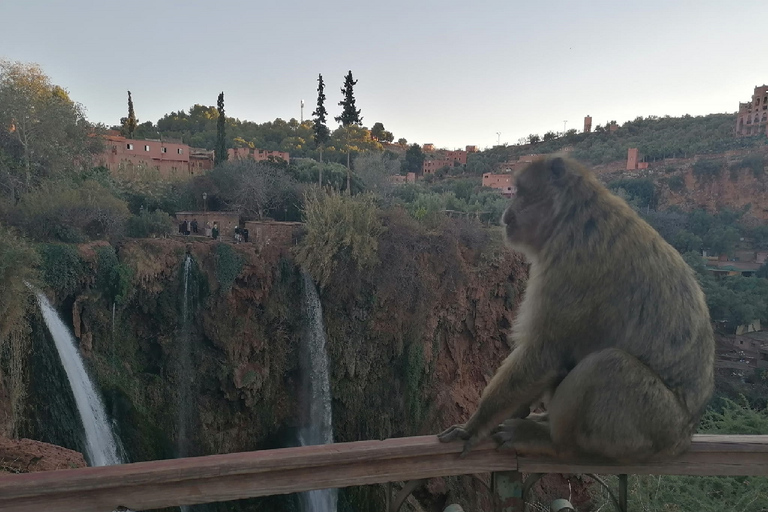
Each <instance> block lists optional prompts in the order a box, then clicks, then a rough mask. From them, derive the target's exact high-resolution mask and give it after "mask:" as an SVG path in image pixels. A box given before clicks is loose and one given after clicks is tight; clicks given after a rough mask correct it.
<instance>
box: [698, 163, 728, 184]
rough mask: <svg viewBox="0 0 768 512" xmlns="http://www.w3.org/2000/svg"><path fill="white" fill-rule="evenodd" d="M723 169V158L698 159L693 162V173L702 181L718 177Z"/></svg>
mask: <svg viewBox="0 0 768 512" xmlns="http://www.w3.org/2000/svg"><path fill="white" fill-rule="evenodd" d="M722 170H723V162H722V161H721V160H697V161H696V162H695V163H694V164H693V175H694V176H696V179H697V180H701V181H711V180H714V179H717V178H718V177H719V176H720V173H721V172H722Z"/></svg>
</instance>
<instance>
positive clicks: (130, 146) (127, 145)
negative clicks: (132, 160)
mask: <svg viewBox="0 0 768 512" xmlns="http://www.w3.org/2000/svg"><path fill="white" fill-rule="evenodd" d="M125 149H133V144H126V145H125Z"/></svg>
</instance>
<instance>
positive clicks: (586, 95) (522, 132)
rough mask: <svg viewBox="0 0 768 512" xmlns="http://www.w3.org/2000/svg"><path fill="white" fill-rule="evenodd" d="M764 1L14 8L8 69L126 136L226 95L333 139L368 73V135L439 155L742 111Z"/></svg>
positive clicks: (758, 46) (5, 27) (759, 76)
mask: <svg viewBox="0 0 768 512" xmlns="http://www.w3.org/2000/svg"><path fill="white" fill-rule="evenodd" d="M765 7H766V4H765V0H719V1H713V0H702V1H675V0H642V1H635V0H631V1H622V0H610V1H589V0H582V1H579V2H576V1H536V0H527V1H525V2H521V1H514V0H493V1H491V0H487V1H486V0H474V1H464V2H458V1H454V0H440V1H432V0H430V1H420V0H411V1H408V2H406V1H402V0H392V1H389V2H380V3H374V2H360V1H357V2H351V1H344V0H325V1H317V2H309V1H295V0H262V1H244V0H243V1H236V0H229V1H227V0H217V1H212V0H207V1H202V0H186V1H180V0H154V1H151V2H150V1H145V0H134V1H132V2H116V1H113V0H67V1H56V0H49V1H43V0H0V20H2V25H0V26H1V27H2V31H1V32H0V58H5V59H10V60H18V61H24V62H36V63H38V64H40V65H41V66H42V67H43V70H44V71H45V72H46V73H47V74H48V75H49V76H50V77H51V79H52V80H53V82H54V83H56V84H58V85H61V86H62V87H64V88H65V89H67V90H68V91H69V92H70V95H71V97H72V98H73V99H74V100H75V101H78V102H80V103H82V104H83V105H84V106H85V107H86V108H87V115H88V118H89V119H90V120H91V121H94V122H102V123H105V124H107V125H113V124H117V123H118V122H119V119H120V117H122V116H125V115H126V113H127V106H126V101H127V98H126V91H127V90H128V89H130V90H131V92H132V94H133V100H134V105H135V108H136V115H137V117H138V118H139V120H140V121H141V122H143V121H147V120H151V121H153V122H156V121H157V120H158V119H159V118H160V117H162V116H163V115H164V114H165V113H168V112H171V111H175V110H181V109H184V110H187V109H189V107H191V106H192V105H193V104H195V103H201V104H207V105H215V104H216V97H217V95H218V93H219V92H220V91H222V90H223V91H224V94H225V106H226V111H227V115H228V116H233V117H237V118H239V119H247V120H250V121H255V122H259V123H262V122H265V121H272V120H274V119H275V118H277V117H280V118H282V119H285V120H288V119H290V118H292V117H294V118H296V119H298V118H299V117H300V106H299V105H300V101H301V100H302V99H303V100H304V101H305V108H304V117H305V119H306V118H309V117H311V112H312V110H314V108H315V104H316V101H317V91H316V88H317V81H316V80H317V75H318V73H322V75H323V78H324V80H325V83H326V91H325V92H326V96H327V100H326V108H327V109H328V111H329V114H330V115H329V126H330V127H331V128H332V129H333V128H335V127H336V126H337V124H336V123H335V121H333V116H336V115H338V114H339V113H340V107H338V106H337V103H338V102H339V101H340V100H341V92H340V88H341V86H342V84H343V81H344V75H345V74H346V73H347V70H350V69H351V70H352V73H353V75H354V77H355V79H357V80H358V84H357V85H356V86H355V98H356V100H357V107H358V108H360V109H361V110H362V116H363V124H364V125H366V126H368V127H371V126H372V125H373V123H375V122H377V121H378V122H382V123H383V124H384V127H385V128H386V129H387V130H389V131H391V132H392V133H393V134H394V135H395V138H396V139H397V138H400V137H405V138H406V139H408V142H409V143H413V142H416V143H419V144H424V143H427V142H432V143H434V144H435V145H436V146H438V147H446V148H460V147H464V146H465V145H467V144H473V145H477V146H480V147H481V148H485V147H489V146H492V145H494V144H496V142H497V140H498V136H497V132H501V137H500V140H501V142H502V143H505V142H506V143H510V144H513V143H516V141H517V139H519V138H520V137H524V136H526V135H528V134H530V133H538V134H539V135H543V134H544V132H546V131H549V130H552V131H561V130H562V129H563V121H566V120H567V128H576V129H578V130H581V128H582V125H583V119H584V116H585V115H587V114H590V115H592V118H593V126H594V125H597V124H605V122H606V121H608V120H611V119H615V120H617V121H618V122H619V123H623V122H624V121H627V120H630V119H634V118H635V117H637V116H640V115H641V116H647V115H650V114H653V115H665V114H669V115H671V116H680V115H683V114H691V115H703V114H709V113H715V112H734V111H736V110H737V109H738V103H739V101H747V100H749V99H750V98H751V95H752V91H753V88H754V87H755V86H757V85H762V84H764V83H768V66H766V64H765V62H766V60H765V52H766V42H768V36H767V35H766V34H765V31H764V30H762V28H761V27H764V25H765V23H764V18H765V14H766V8H765Z"/></svg>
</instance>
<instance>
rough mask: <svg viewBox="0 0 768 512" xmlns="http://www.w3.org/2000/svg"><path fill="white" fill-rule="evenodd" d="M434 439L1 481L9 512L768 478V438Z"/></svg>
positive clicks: (0, 503) (2, 503)
mask: <svg viewBox="0 0 768 512" xmlns="http://www.w3.org/2000/svg"><path fill="white" fill-rule="evenodd" d="M461 448H462V446H461V444H460V443H450V444H442V443H439V442H438V441H437V438H436V437H435V436H423V437H407V438H400V439H387V440H384V441H359V442H354V443H339V444H333V445H324V446H307V447H301V448H282V449H277V450H265V451H257V452H247V453H233V454H228V455H211V456H207V457H190V458H185V459H173V460H162V461H151V462H137V463H134V464H123V465H120V466H107V467H97V468H81V469H68V470H61V471H50V472H42V473H29V474H22V475H7V476H2V477H0V510H2V511H4V512H10V511H14V512H16V511H19V512H22V511H24V512H39V511H41V510H44V511H46V512H59V511H60V512H74V511H83V512H91V511H92V512H105V511H110V510H114V509H117V508H119V507H127V508H129V509H132V510H144V509H150V508H161V507H169V506H175V505H192V504H197V503H209V502H214V501H226V500H234V499H241V498H249V497H256V496H267V495H271V494H287V493H293V492H300V491H308V490H313V489H325V488H332V487H348V486H353V485H365V484H375V483H385V482H393V481H404V480H415V479H423V478H432V477H442V476H452V475H462V474H475V473H495V472H510V471H514V472H520V473H598V474H674V475H730V476H735V475H768V436H704V435H700V436H695V437H694V442H693V445H692V446H691V449H690V450H689V451H688V452H687V453H686V454H685V455H683V456H681V457H680V458H678V459H674V460H670V461H665V462H655V463H646V464H634V465H631V466H621V465H615V464H614V465H612V464H599V463H594V462H590V461H585V460H579V461H562V460H552V459H545V458H528V457H516V456H515V455H514V453H513V452H498V451H496V449H495V445H493V444H491V443H486V444H482V445H480V446H478V447H476V448H474V449H473V450H472V451H471V452H470V453H469V455H468V456H467V457H466V458H464V459H459V457H458V454H459V452H460V451H461Z"/></svg>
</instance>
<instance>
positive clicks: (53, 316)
mask: <svg viewBox="0 0 768 512" xmlns="http://www.w3.org/2000/svg"><path fill="white" fill-rule="evenodd" d="M35 295H36V296H37V302H38V303H39V304H40V311H41V312H42V313H43V319H44V320H45V324H46V325H47V326H48V330H49V331H50V333H51V336H52V337H53V341H54V343H55V344H56V350H58V352H59V357H60V358H61V364H62V366H64V371H65V372H66V374H67V380H69V385H70V387H71V388H72V394H73V395H74V396H75V403H76V404H77V411H78V412H79V413H80V419H81V420H82V423H83V427H84V428H85V451H86V453H85V455H86V457H87V458H88V463H89V464H90V465H91V466H112V465H115V464H121V463H122V460H121V458H120V456H119V455H118V453H119V449H118V443H117V440H116V439H115V436H114V435H113V434H112V429H111V428H110V424H109V420H108V419H107V414H106V412H105V410H104V404H103V403H102V401H101V398H100V397H99V395H98V393H97V392H96V389H95V388H94V386H93V383H92V382H91V379H90V378H89V377H88V373H87V372H86V370H85V366H84V365H83V360H82V358H81V357H80V353H79V352H78V350H77V346H76V345H75V338H74V336H72V334H71V333H70V332H69V329H67V327H66V326H65V325H64V322H62V321H61V318H59V315H58V314H57V313H56V310H55V309H53V307H52V306H51V303H50V302H48V299H47V298H46V296H45V295H43V294H42V292H40V291H37V290H35Z"/></svg>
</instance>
